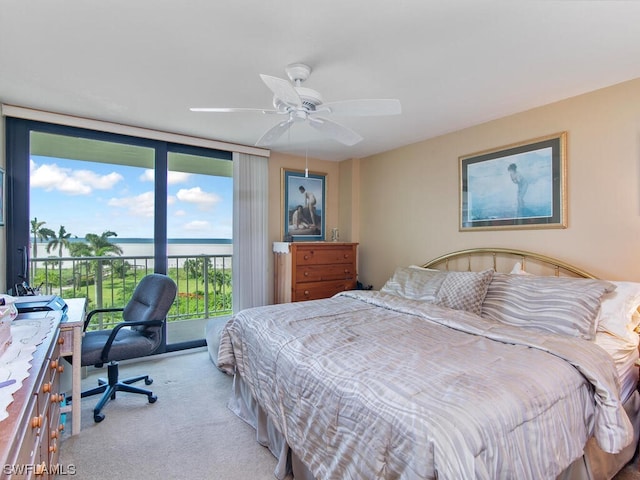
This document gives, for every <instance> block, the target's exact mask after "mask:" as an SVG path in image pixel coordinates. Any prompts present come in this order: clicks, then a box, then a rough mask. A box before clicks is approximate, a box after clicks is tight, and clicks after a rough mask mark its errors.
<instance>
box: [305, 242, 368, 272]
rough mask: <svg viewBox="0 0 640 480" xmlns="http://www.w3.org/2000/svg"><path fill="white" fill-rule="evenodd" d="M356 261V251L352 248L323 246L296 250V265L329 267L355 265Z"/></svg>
mask: <svg viewBox="0 0 640 480" xmlns="http://www.w3.org/2000/svg"><path fill="white" fill-rule="evenodd" d="M355 261H356V249H355V247H350V246H346V247H345V246H340V245H336V246H335V247H333V246H328V247H327V246H322V247H321V248H314V247H300V246H298V248H297V250H296V265H297V266H298V267H301V266H304V265H327V264H336V263H353V264H354V265H355Z"/></svg>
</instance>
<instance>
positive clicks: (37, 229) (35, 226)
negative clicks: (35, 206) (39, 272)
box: [31, 217, 56, 258]
mask: <svg viewBox="0 0 640 480" xmlns="http://www.w3.org/2000/svg"><path fill="white" fill-rule="evenodd" d="M46 223H47V222H39V221H38V218H37V217H34V219H33V220H31V233H32V234H33V241H32V242H31V252H32V254H31V257H32V258H38V241H40V242H42V241H47V240H49V239H50V238H55V236H56V234H55V232H54V231H53V230H51V229H50V228H44V225H45V224H46Z"/></svg>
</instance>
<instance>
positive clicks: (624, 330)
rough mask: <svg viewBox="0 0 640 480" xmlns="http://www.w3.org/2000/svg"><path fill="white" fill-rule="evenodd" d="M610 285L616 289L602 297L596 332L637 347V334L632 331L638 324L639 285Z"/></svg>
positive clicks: (622, 283) (634, 283)
mask: <svg viewBox="0 0 640 480" xmlns="http://www.w3.org/2000/svg"><path fill="white" fill-rule="evenodd" d="M611 283H613V284H614V285H615V286H616V289H615V290H614V291H613V292H610V293H607V294H606V295H604V296H603V297H602V302H601V304H600V314H599V315H598V319H597V326H598V331H601V332H607V333H609V334H611V335H613V336H615V337H618V338H620V339H622V340H625V341H628V342H632V343H635V344H636V345H637V343H638V334H637V333H635V331H634V330H635V328H636V327H637V326H638V324H639V323H640V315H638V307H639V306H640V283H636V282H617V281H613V282H611Z"/></svg>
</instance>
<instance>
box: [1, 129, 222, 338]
mask: <svg viewBox="0 0 640 480" xmlns="http://www.w3.org/2000/svg"><path fill="white" fill-rule="evenodd" d="M6 123H7V173H8V176H10V177H11V179H12V180H11V182H10V185H8V192H9V195H10V198H11V202H10V208H9V209H8V210H9V211H8V212H7V226H8V228H7V237H8V238H7V262H6V264H7V286H8V287H9V288H11V287H12V286H13V285H15V284H17V283H21V282H23V281H27V282H30V283H31V286H32V287H38V286H40V287H41V288H42V289H43V291H42V293H45V294H48V293H52V294H59V295H61V296H63V297H67V298H69V297H71V296H86V297H88V299H89V305H90V308H95V307H97V306H123V305H124V303H126V300H127V299H128V298H129V297H130V291H131V289H132V285H133V283H132V282H135V278H140V276H141V275H144V274H146V273H151V272H154V271H155V272H159V273H166V274H168V275H170V276H171V277H172V278H174V280H176V283H178V290H179V292H180V293H179V296H178V298H177V300H176V302H175V304H174V308H173V309H172V312H170V318H169V322H168V325H169V327H168V331H167V335H165V339H166V342H167V346H166V347H165V348H167V347H168V348H167V349H169V350H173V349H177V348H183V347H188V346H196V345H203V344H204V340H203V337H204V328H203V322H205V321H206V319H207V318H209V317H210V316H216V315H220V314H230V313H231V294H232V292H231V279H230V276H231V249H232V223H233V222H232V220H233V168H232V162H231V152H226V151H220V150H214V149H207V148H202V147H194V146H189V145H181V144H176V143H171V142H166V141H160V140H151V139H144V138H138V137H130V136H126V135H120V134H113V133H105V132H98V131H94V130H88V129H82V128H76V127H67V126H61V125H55V124H49V123H43V122H35V121H31V120H24V119H16V118H7V122H6Z"/></svg>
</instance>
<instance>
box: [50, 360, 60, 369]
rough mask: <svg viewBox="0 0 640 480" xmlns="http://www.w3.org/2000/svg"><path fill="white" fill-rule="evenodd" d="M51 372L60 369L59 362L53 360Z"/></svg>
mask: <svg viewBox="0 0 640 480" xmlns="http://www.w3.org/2000/svg"><path fill="white" fill-rule="evenodd" d="M50 365H51V370H57V369H58V360H51V364H50Z"/></svg>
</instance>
